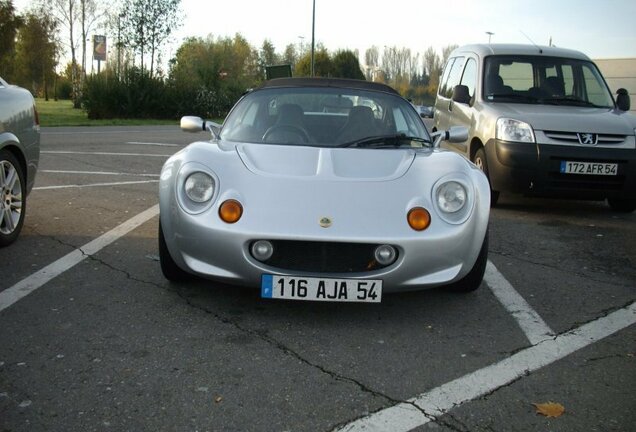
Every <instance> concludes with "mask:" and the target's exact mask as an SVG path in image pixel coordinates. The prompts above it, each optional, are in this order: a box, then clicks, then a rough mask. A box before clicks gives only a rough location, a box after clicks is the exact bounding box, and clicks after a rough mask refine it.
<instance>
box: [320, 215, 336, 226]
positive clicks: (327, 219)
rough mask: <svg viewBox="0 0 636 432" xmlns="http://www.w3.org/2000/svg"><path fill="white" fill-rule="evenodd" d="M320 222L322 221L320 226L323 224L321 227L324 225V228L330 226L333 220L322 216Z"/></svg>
mask: <svg viewBox="0 0 636 432" xmlns="http://www.w3.org/2000/svg"><path fill="white" fill-rule="evenodd" d="M319 223H320V226H321V227H323V228H329V227H330V226H331V224H332V223H333V222H332V221H331V219H330V218H328V217H323V218H320V222H319Z"/></svg>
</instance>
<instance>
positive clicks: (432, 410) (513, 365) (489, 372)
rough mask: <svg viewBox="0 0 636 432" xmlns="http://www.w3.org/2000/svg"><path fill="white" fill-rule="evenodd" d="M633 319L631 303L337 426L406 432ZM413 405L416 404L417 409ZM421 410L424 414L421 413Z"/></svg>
mask: <svg viewBox="0 0 636 432" xmlns="http://www.w3.org/2000/svg"><path fill="white" fill-rule="evenodd" d="M635 323H636V303H632V304H631V305H629V306H627V307H625V308H623V309H619V310H617V311H615V312H613V313H611V314H609V315H607V316H605V317H601V318H598V319H597V320H594V321H591V322H589V323H587V324H585V325H583V326H581V327H579V328H576V329H574V330H570V331H568V332H566V333H563V334H561V335H558V336H556V337H554V338H553V339H549V340H544V341H542V342H539V343H538V344H537V345H534V346H532V347H530V348H526V349H524V350H523V351H519V352H518V353H516V354H514V355H512V356H510V357H508V358H506V359H504V360H502V361H500V362H498V363H494V364H492V365H490V366H487V367H485V368H483V369H479V370H477V371H475V372H473V373H470V374H467V375H464V376H463V377H461V378H458V379H456V380H454V381H451V382H449V383H446V384H443V385H441V386H439V387H437V388H435V389H433V390H430V391H428V392H426V393H423V394H421V395H419V396H417V397H415V398H412V399H409V400H408V401H407V402H408V403H400V404H397V405H394V406H392V407H389V408H385V409H383V410H380V411H378V412H376V413H373V414H370V415H368V416H366V417H363V418H361V419H358V420H356V421H354V422H352V423H349V424H347V425H345V426H343V427H340V428H338V429H337V431H339V432H357V431H360V432H362V431H364V432H380V431H386V432H401V431H403V432H406V431H410V430H412V429H415V428H417V427H419V426H422V425H424V424H426V423H429V422H431V421H435V420H436V419H437V418H438V417H439V416H442V415H444V414H445V413H446V412H447V411H449V410H451V409H453V408H455V407H456V406H458V405H461V404H462V403H464V402H467V401H471V400H474V399H476V398H478V397H480V396H483V395H485V394H487V393H489V392H491V391H493V390H496V389H497V388H499V387H501V386H504V385H506V384H509V383H511V382H513V381H514V380H516V379H518V378H520V377H522V376H524V375H527V374H528V373H530V372H534V371H536V370H538V369H540V368H542V367H544V366H547V365H549V364H551V363H554V362H556V361H557V360H560V359H562V358H564V357H565V356H567V355H570V354H572V353H574V352H576V351H578V350H580V349H582V348H585V347H586V346H588V345H590V344H592V343H594V342H597V341H599V340H601V339H603V338H606V337H608V336H610V335H612V334H614V333H616V332H618V331H620V330H622V329H624V328H626V327H629V326H630V325H633V324H635ZM418 408H419V409H418ZM424 413H426V415H424Z"/></svg>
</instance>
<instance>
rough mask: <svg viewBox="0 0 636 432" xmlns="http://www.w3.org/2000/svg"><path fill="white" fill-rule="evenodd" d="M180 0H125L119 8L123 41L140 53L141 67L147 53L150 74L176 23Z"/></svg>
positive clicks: (178, 23)
mask: <svg viewBox="0 0 636 432" xmlns="http://www.w3.org/2000/svg"><path fill="white" fill-rule="evenodd" d="M180 3H181V0H126V1H125V3H124V5H123V10H122V12H123V13H122V22H121V26H122V34H123V39H124V41H125V42H126V43H127V44H129V45H131V46H132V47H133V48H134V49H135V50H136V52H137V53H138V54H139V59H140V64H141V70H142V71H143V70H146V68H145V66H144V62H145V56H146V55H147V54H150V68H148V70H149V72H150V74H151V75H152V74H153V73H154V68H155V56H156V54H157V52H158V51H159V49H160V48H161V46H162V45H163V44H164V43H165V41H166V40H167V39H168V37H170V35H171V34H172V33H173V32H174V31H175V30H176V29H177V28H178V27H179V25H180V22H179V4H180Z"/></svg>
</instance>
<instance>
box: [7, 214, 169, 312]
mask: <svg viewBox="0 0 636 432" xmlns="http://www.w3.org/2000/svg"><path fill="white" fill-rule="evenodd" d="M158 214H159V204H157V205H154V206H152V207H150V208H149V209H148V210H145V211H143V212H141V213H139V214H138V215H137V216H134V217H132V218H130V219H128V220H127V221H126V222H124V223H122V224H121V225H119V226H117V227H115V228H113V229H112V230H110V231H108V232H107V233H105V234H103V235H101V236H100V237H98V238H96V239H95V240H93V241H91V242H89V243H86V244H85V245H84V246H82V247H80V248H79V249H75V250H74V251H73V252H70V253H69V254H67V255H65V256H63V257H62V258H60V259H58V260H57V261H55V262H53V263H52V264H49V265H48V266H46V267H44V268H43V269H41V270H40V271H38V272H36V273H33V274H32V275H31V276H29V277H27V278H26V279H23V280H21V281H20V282H18V283H17V284H15V285H13V286H12V287H10V288H7V289H6V290H4V291H2V292H0V311H3V310H4V309H6V308H8V307H9V306H11V305H13V304H14V303H16V302H17V301H18V300H20V299H22V298H23V297H26V296H27V295H29V294H31V293H32V292H33V291H35V290H36V289H38V288H40V287H41V286H42V285H44V284H46V283H47V282H48V281H50V280H51V279H53V278H55V277H57V276H59V275H60V274H62V273H64V272H65V271H66V270H68V269H70V268H71V267H73V266H75V265H77V264H79V263H80V262H82V261H83V260H85V259H86V258H88V257H89V256H91V255H94V254H96V253H97V252H99V251H100V250H102V249H103V248H105V247H106V246H108V245H109V244H111V243H113V242H114V241H116V240H118V239H119V238H121V237H123V236H125V235H126V234H128V233H129V232H130V231H132V230H134V229H135V228H137V227H138V226H139V225H141V224H143V223H145V222H147V221H148V220H150V219H152V218H153V217H155V216H157V215H158Z"/></svg>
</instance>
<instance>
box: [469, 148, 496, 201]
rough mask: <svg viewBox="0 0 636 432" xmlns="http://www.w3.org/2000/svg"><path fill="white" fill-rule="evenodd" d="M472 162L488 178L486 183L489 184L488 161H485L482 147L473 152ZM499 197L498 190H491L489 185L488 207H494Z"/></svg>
mask: <svg viewBox="0 0 636 432" xmlns="http://www.w3.org/2000/svg"><path fill="white" fill-rule="evenodd" d="M473 163H474V164H475V165H477V168H479V169H480V170H482V172H483V173H484V174H486V177H487V178H488V183H489V184H490V174H489V173H488V162H487V161H486V152H485V151H484V148H483V147H481V148H480V149H479V150H477V152H476V153H475V156H474V157H473ZM498 199H499V191H496V190H493V189H492V186H490V207H494V206H495V205H496V204H497V200H498Z"/></svg>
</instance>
